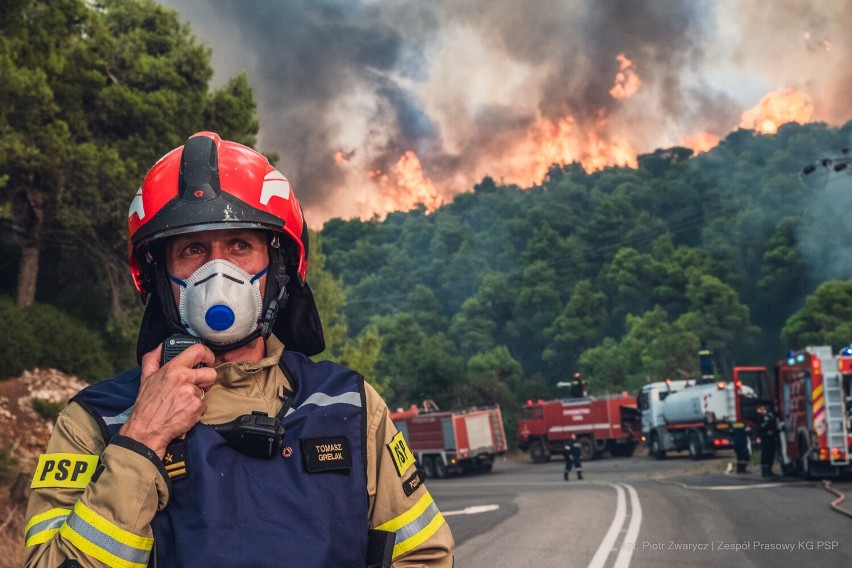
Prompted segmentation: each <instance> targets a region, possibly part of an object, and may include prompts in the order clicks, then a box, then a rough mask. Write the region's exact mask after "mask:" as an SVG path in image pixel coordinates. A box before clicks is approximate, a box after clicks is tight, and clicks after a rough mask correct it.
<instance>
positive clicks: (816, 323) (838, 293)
mask: <svg viewBox="0 0 852 568" xmlns="http://www.w3.org/2000/svg"><path fill="white" fill-rule="evenodd" d="M781 337H782V338H783V339H784V341H785V342H786V343H787V345H788V347H790V348H791V349H801V348H802V347H804V346H806V345H831V347H832V349H833V350H834V351H835V352H836V351H837V350H839V349H840V348H841V347H844V346H846V345H849V344H850V343H852V280H842V281H841V280H830V281H828V282H824V283H823V284H821V285H820V286H819V287H818V288H817V289H816V290H815V291H814V293H813V294H811V295H809V296H808V297H807V298H806V299H805V305H804V307H802V309H800V310H799V311H797V312H796V313H794V314H793V315H792V316H790V319H788V320H787V323H786V324H785V325H784V328H783V329H782V331H781Z"/></svg>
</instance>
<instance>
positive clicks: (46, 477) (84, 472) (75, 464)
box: [30, 453, 98, 489]
mask: <svg viewBox="0 0 852 568" xmlns="http://www.w3.org/2000/svg"><path fill="white" fill-rule="evenodd" d="M97 466H98V456H93V455H89V454H64V453H60V454H42V455H41V456H39V458H38V465H37V466H36V470H35V474H34V475H33V482H32V484H30V487H32V488H33V489H36V488H39V487H73V488H77V489H82V488H83V487H85V486H86V485H88V484H89V481H91V479H92V475H93V474H94V473H95V468H96V467H97Z"/></svg>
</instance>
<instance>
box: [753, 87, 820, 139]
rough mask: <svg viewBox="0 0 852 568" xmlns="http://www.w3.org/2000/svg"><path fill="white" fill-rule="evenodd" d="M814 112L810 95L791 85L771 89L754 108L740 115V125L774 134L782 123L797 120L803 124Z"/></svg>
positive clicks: (763, 132)
mask: <svg viewBox="0 0 852 568" xmlns="http://www.w3.org/2000/svg"><path fill="white" fill-rule="evenodd" d="M813 114H814V104H813V100H812V99H811V97H810V95H808V94H807V93H803V92H802V91H798V90H796V89H793V88H791V87H785V88H781V89H777V90H775V91H772V92H771V93H769V94H768V95H766V96H765V97H763V98H762V99H760V102H759V103H758V104H757V106H755V107H754V108H750V109H749V110H747V111H745V112H744V113H743V114H742V116H741V119H742V120H741V121H740V127H741V128H747V129H750V130H756V131H757V132H759V133H761V134H775V132H777V131H778V128H779V127H780V126H781V125H782V124H786V123H788V122H797V123H799V124H805V123H806V122H809V121H810V120H811V117H812V116H813Z"/></svg>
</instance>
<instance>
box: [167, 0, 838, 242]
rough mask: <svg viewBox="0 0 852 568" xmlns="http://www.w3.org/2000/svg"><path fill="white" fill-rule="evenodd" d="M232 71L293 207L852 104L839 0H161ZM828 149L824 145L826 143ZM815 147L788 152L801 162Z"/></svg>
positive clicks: (518, 173) (519, 173)
mask: <svg viewBox="0 0 852 568" xmlns="http://www.w3.org/2000/svg"><path fill="white" fill-rule="evenodd" d="M160 3H161V4H163V5H164V6H167V7H170V8H174V9H177V10H178V13H179V15H180V17H181V19H182V20H183V21H185V22H188V23H189V24H190V26H191V29H192V31H193V33H194V35H195V36H196V39H197V40H198V41H199V42H201V43H204V44H206V45H207V46H209V47H210V48H211V50H212V63H213V67H214V80H213V86H214V87H218V86H221V85H222V84H224V83H225V82H226V81H227V80H228V78H230V77H232V76H234V75H236V74H238V73H241V72H245V73H246V74H247V76H248V78H249V82H250V84H251V85H252V88H253V91H254V97H255V100H256V101H257V105H258V109H257V113H258V118H259V120H260V131H259V133H258V149H259V150H260V151H263V152H276V153H277V154H278V155H279V161H278V162H277V164H276V165H277V167H278V169H279V170H281V171H282V172H283V173H284V174H285V175H286V176H287V177H288V179H289V180H290V182H291V184H292V185H293V188H294V191H295V193H296V196H297V197H298V198H299V200H300V202H301V203H302V205H303V207H304V209H305V213H306V217H307V219H308V223H309V225H310V226H311V227H313V228H316V229H318V228H321V226H322V223H324V222H325V221H327V220H328V219H330V218H334V217H340V218H343V219H350V218H354V217H358V218H362V219H368V218H371V217H374V216H377V217H378V218H382V217H384V216H385V215H386V214H387V213H389V212H391V211H396V210H403V211H405V210H409V209H411V208H413V207H415V206H416V205H417V204H418V203H422V204H423V205H425V206H426V207H427V209H429V210H433V209H435V208H436V207H439V206H440V205H441V204H444V203H448V202H450V201H452V198H453V196H455V195H457V194H459V193H462V192H468V191H471V190H472V189H473V187H474V185H475V184H477V183H479V182H480V181H481V180H482V179H483V177H485V176H491V177H492V178H494V179H495V180H496V181H498V182H502V183H515V184H518V185H519V186H521V187H530V186H532V185H535V184H536V183H540V182H541V181H542V179H543V177H544V175H545V173H546V171H547V169H548V167H549V166H550V165H551V164H554V163H561V164H567V163H571V162H579V163H581V164H582V165H583V167H584V168H585V169H586V170H587V171H590V172H591V171H595V170H598V169H601V168H604V167H608V166H614V165H620V166H628V167H635V165H636V157H637V156H638V155H641V154H645V153H650V152H653V151H654V150H655V149H658V148H666V147H671V146H675V145H680V146H687V147H690V148H693V149H694V150H695V151H696V152H702V151H706V150H708V149H710V148H712V147H713V146H714V145H715V144H716V143H718V141H719V140H720V139H722V138H724V137H725V136H726V135H727V134H728V133H730V132H732V131H734V130H736V129H737V128H750V129H754V130H756V131H758V132H761V133H765V134H771V133H773V132H775V130H776V129H777V128H778V126H780V125H781V124H783V123H786V122H800V123H805V122H812V121H820V122H826V123H828V124H830V125H835V126H839V125H842V124H844V123H845V122H846V121H848V120H849V119H850V118H852V107H850V104H849V94H850V93H852V65H850V61H852V58H850V56H852V34H850V33H849V30H850V29H852V2H841V1H837V2H834V1H818V0H812V1H804V0H721V1H707V0H682V1H674V0H654V1H626V0H623V1H621V0H619V1H614V0H562V1H557V0H456V1H448V0H429V1H426V0H340V1H334V0H287V1H282V0H243V1H234V0H160ZM835 150H837V149H824V151H826V152H829V151H835ZM811 159H815V157H814V156H807V157H803V161H807V160H811Z"/></svg>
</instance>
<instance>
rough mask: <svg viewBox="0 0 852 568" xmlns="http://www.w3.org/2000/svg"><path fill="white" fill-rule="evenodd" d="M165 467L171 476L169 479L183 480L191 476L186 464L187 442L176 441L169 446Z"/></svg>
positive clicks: (165, 456)
mask: <svg viewBox="0 0 852 568" xmlns="http://www.w3.org/2000/svg"><path fill="white" fill-rule="evenodd" d="M163 467H165V468H166V472H167V473H168V474H169V479H171V480H173V481H174V480H176V479H183V478H184V477H187V476H188V475H189V469H188V468H187V464H186V440H176V441H174V442H172V443H171V444H169V445H168V447H167V448H166V454H165V455H164V456H163Z"/></svg>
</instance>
